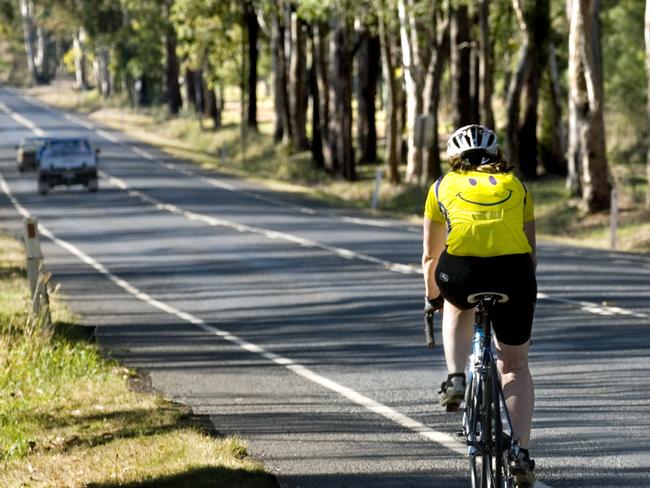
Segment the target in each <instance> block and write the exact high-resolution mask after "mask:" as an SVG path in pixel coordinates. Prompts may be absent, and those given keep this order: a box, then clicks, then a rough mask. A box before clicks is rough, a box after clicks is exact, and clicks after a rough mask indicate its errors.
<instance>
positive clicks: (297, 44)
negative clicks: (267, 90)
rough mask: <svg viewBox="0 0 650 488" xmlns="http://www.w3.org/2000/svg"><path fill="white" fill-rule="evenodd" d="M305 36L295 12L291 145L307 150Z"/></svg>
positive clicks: (291, 71)
mask: <svg viewBox="0 0 650 488" xmlns="http://www.w3.org/2000/svg"><path fill="white" fill-rule="evenodd" d="M305 41H306V36H305V33H304V22H303V21H302V20H301V19H300V18H299V17H298V14H297V13H296V12H292V14H291V67H290V77H291V79H290V86H291V90H290V91H289V101H290V107H291V126H292V128H293V145H294V147H295V148H296V149H298V150H301V149H307V147H308V146H309V144H308V143H307V104H306V103H305V99H306V97H305V91H306V90H307V88H308V83H307V57H306V53H305V50H306V46H305Z"/></svg>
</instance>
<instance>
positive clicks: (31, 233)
mask: <svg viewBox="0 0 650 488" xmlns="http://www.w3.org/2000/svg"><path fill="white" fill-rule="evenodd" d="M23 230H24V241H25V255H26V258H27V280H28V282H29V291H30V293H31V298H32V320H34V321H36V322H41V323H42V324H43V326H44V327H50V326H51V324H52V319H51V316H50V298H49V296H48V292H47V283H48V281H49V275H48V274H46V273H43V272H42V265H43V253H42V251H41V241H40V236H39V233H38V220H36V219H35V218H33V217H26V218H25V219H24V220H23Z"/></svg>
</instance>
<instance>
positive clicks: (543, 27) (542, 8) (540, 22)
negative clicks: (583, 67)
mask: <svg viewBox="0 0 650 488" xmlns="http://www.w3.org/2000/svg"><path fill="white" fill-rule="evenodd" d="M529 15H530V24H532V25H531V26H530V27H529V29H530V30H531V31H532V45H533V46H535V49H533V50H532V52H531V53H530V56H531V68H530V70H529V72H528V78H527V80H526V90H525V96H524V121H523V123H522V125H521V127H520V129H519V164H520V169H521V173H522V175H523V176H524V178H535V177H536V176H537V146H538V143H537V120H538V117H537V106H538V103H539V87H540V80H541V77H542V73H543V70H544V68H545V67H546V63H547V61H548V54H547V46H548V37H549V31H550V28H551V17H550V15H551V13H550V4H549V0H538V1H537V2H535V5H534V10H533V11H532V12H531V13H530V14H529Z"/></svg>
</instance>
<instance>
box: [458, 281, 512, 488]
mask: <svg viewBox="0 0 650 488" xmlns="http://www.w3.org/2000/svg"><path fill="white" fill-rule="evenodd" d="M498 299H499V296H498V294H488V293H484V294H480V295H477V298H476V303H477V306H476V312H475V313H476V320H475V325H474V341H473V349H472V355H471V357H470V361H469V376H468V378H469V381H468V387H467V391H466V394H465V411H464V413H463V433H462V434H463V436H465V437H466V440H467V446H468V455H469V460H470V468H471V475H472V486H473V487H475V488H508V487H510V486H511V480H510V475H509V473H508V458H509V457H510V456H511V455H516V454H517V452H518V449H519V447H518V443H517V442H516V441H514V440H513V439H512V423H511V422H510V416H509V414H508V411H507V408H506V404H505V397H504V395H503V391H502V389H501V381H500V378H499V374H498V371H497V368H496V361H495V358H494V352H493V349H492V327H491V326H492V324H491V321H490V313H489V312H490V310H491V308H492V307H493V306H494V305H495V304H496V303H497V301H498ZM506 299H507V297H506Z"/></svg>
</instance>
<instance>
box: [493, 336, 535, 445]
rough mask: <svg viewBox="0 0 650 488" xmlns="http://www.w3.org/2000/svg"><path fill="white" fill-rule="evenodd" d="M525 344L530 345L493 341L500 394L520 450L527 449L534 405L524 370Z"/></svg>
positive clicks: (525, 361)
mask: <svg viewBox="0 0 650 488" xmlns="http://www.w3.org/2000/svg"><path fill="white" fill-rule="evenodd" d="M529 345H530V342H526V343H525V344H522V345H521V346H508V345H506V344H503V343H500V342H498V341H497V349H498V355H499V359H498V360H497V366H498V368H499V372H500V373H501V383H502V386H503V394H504V396H505V398H506V404H507V405H508V413H509V414H510V420H511V421H512V428H513V430H514V435H515V438H519V444H520V447H522V448H524V449H528V442H529V441H530V427H531V422H532V418H533V407H534V404H535V393H534V388H533V378H532V376H531V375H530V369H529V368H528V347H529Z"/></svg>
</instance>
